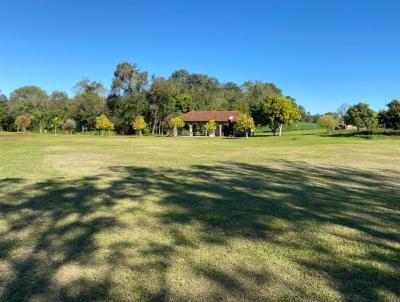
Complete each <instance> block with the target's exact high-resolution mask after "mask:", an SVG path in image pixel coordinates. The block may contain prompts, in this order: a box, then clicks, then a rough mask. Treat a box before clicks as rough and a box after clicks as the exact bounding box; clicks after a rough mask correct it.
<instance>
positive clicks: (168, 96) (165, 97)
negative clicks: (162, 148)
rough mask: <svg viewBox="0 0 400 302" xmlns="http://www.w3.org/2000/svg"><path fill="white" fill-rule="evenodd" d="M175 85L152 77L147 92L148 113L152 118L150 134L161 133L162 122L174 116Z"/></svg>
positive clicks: (163, 79)
mask: <svg viewBox="0 0 400 302" xmlns="http://www.w3.org/2000/svg"><path fill="white" fill-rule="evenodd" d="M177 94H178V92H177V86H176V83H174V82H172V81H170V80H167V79H165V78H157V77H153V79H152V85H151V87H150V91H149V97H150V111H151V114H152V117H153V121H152V125H153V127H152V128H153V129H152V132H153V133H155V132H156V130H157V128H158V133H159V134H161V133H163V127H164V123H163V122H164V121H165V120H166V119H168V117H169V116H173V115H175V113H177V112H176V111H177V110H176V107H175V105H176V95H177Z"/></svg>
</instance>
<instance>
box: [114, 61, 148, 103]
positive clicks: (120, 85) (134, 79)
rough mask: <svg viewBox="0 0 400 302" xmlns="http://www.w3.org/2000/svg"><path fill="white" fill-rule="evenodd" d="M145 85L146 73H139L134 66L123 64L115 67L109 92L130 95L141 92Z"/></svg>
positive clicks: (146, 81)
mask: <svg viewBox="0 0 400 302" xmlns="http://www.w3.org/2000/svg"><path fill="white" fill-rule="evenodd" d="M147 83H148V73H147V72H141V71H140V70H139V69H138V67H137V65H136V64H130V63H127V62H123V63H120V64H118V65H117V67H116V70H115V72H114V78H113V81H112V87H111V90H112V92H113V93H114V94H116V95H132V94H135V93H139V92H143V90H144V88H145V86H146V85H147Z"/></svg>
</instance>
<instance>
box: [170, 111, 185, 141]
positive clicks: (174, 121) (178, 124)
mask: <svg viewBox="0 0 400 302" xmlns="http://www.w3.org/2000/svg"><path fill="white" fill-rule="evenodd" d="M168 125H169V127H170V128H172V129H174V136H178V129H179V128H183V127H184V126H185V123H184V122H183V120H182V119H181V118H180V117H179V116H177V117H173V118H171V119H170V120H169V121H168Z"/></svg>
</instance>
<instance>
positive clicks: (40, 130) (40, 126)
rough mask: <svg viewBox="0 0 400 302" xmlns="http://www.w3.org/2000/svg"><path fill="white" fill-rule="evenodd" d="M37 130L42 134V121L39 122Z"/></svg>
mask: <svg viewBox="0 0 400 302" xmlns="http://www.w3.org/2000/svg"><path fill="white" fill-rule="evenodd" d="M39 132H40V134H42V132H43V122H42V121H40V123H39Z"/></svg>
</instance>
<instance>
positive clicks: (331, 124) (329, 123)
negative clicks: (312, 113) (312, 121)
mask: <svg viewBox="0 0 400 302" xmlns="http://www.w3.org/2000/svg"><path fill="white" fill-rule="evenodd" d="M318 124H319V125H320V126H321V127H323V128H326V130H327V131H328V133H331V132H332V131H333V130H335V128H336V126H337V125H338V124H339V119H338V118H337V117H336V116H334V115H333V114H325V115H323V116H321V117H320V118H319V120H318Z"/></svg>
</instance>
